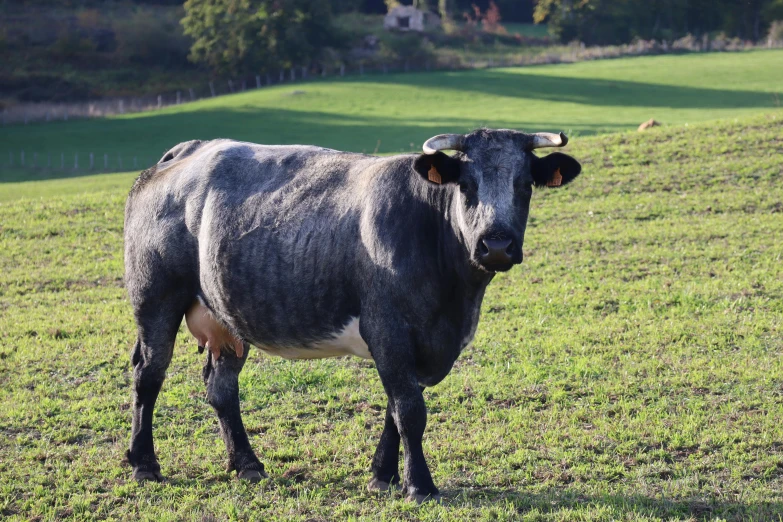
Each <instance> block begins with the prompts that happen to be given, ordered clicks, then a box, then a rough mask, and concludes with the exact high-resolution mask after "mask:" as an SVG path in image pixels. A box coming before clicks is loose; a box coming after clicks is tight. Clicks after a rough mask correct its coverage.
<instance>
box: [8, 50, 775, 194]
mask: <svg viewBox="0 0 783 522" xmlns="http://www.w3.org/2000/svg"><path fill="white" fill-rule="evenodd" d="M781 63H783V50H769V51H754V52H738V53H712V54H698V55H682V56H671V55H670V56H655V57H640V58H632V59H622V60H604V61H595V62H583V63H577V64H566V65H552V66H539V67H526V68H510V69H490V70H475V71H463V72H452V73H420V74H419V73H415V74H414V73H411V74H399V75H388V76H383V75H379V76H365V77H363V78H362V77H351V78H348V77H346V79H345V80H344V81H313V82H309V83H302V84H298V85H295V86H282V87H274V88H269V89H262V90H258V91H249V92H245V93H241V94H236V95H232V96H225V97H219V98H215V99H210V100H204V101H199V102H196V103H192V104H186V105H181V106H175V107H171V108H167V109H164V110H161V111H156V112H150V113H141V114H132V115H125V116H119V117H114V118H108V119H105V120H93V121H71V122H57V123H48V124H46V123H41V124H34V125H33V124H31V125H27V126H24V125H22V126H9V127H3V128H0V179H2V180H3V181H22V180H28V179H36V178H39V179H44V178H50V177H62V176H67V175H73V171H72V170H71V168H72V167H73V157H74V154H76V153H78V154H79V158H80V160H79V164H80V166H81V167H82V169H84V168H85V167H86V166H87V161H88V155H89V154H90V153H91V152H92V153H94V154H95V155H96V165H99V166H101V167H102V166H103V155H104V154H108V160H109V169H111V170H114V171H120V170H128V169H129V167H130V166H132V158H133V157H134V156H136V157H137V164H138V166H139V168H142V167H143V166H146V165H148V164H151V163H154V162H155V161H157V160H158V159H159V158H160V157H161V156H162V155H163V153H164V152H165V151H166V150H168V149H169V148H171V147H172V146H173V145H175V144H177V143H179V142H181V141H184V140H189V139H194V138H201V139H207V138H216V137H231V138H234V139H240V140H248V141H254V142H258V143H312V144H318V145H323V146H327V147H333V148H338V149H343V150H352V151H359V152H361V151H365V152H373V151H378V152H380V153H389V152H399V151H401V150H411V149H418V148H419V146H420V144H421V143H422V142H423V141H424V140H425V139H427V138H428V137H430V136H432V135H433V134H438V133H441V132H452V131H454V132H461V131H465V130H468V129H472V128H475V127H477V126H481V125H485V126H490V127H511V128H518V129H527V130H564V131H566V132H567V133H569V135H570V136H578V135H581V136H586V135H593V134H602V133H607V132H615V131H622V130H629V129H634V128H636V127H637V126H638V125H639V124H640V123H641V122H643V121H646V120H648V119H650V118H655V119H656V120H658V121H660V122H662V123H663V124H665V125H676V124H684V123H695V122H698V121H705V120H713V119H718V118H728V117H737V116H744V115H749V114H752V113H757V112H759V111H764V110H769V109H772V108H776V107H779V106H780V103H781V98H783V67H781V66H780V65H781ZM22 150H24V151H25V154H26V164H27V165H28V166H29V165H30V164H31V163H32V161H33V156H34V154H38V165H41V164H44V163H45V162H46V161H48V157H49V155H51V157H52V162H53V164H54V165H55V166H57V167H59V165H60V157H61V154H64V155H65V161H66V165H67V166H68V169H67V170H64V171H61V170H59V169H57V168H55V169H39V170H36V171H33V172H31V171H30V169H29V168H28V169H19V162H20V158H19V155H20V151H22ZM10 156H12V157H13V161H14V166H13V167H11V166H9V161H10V159H11V158H10ZM118 156H121V157H122V158H123V163H122V168H120V166H119V164H118V159H117V158H118ZM80 172H83V170H82V171H80ZM2 190H3V188H2V187H0V191H2Z"/></svg>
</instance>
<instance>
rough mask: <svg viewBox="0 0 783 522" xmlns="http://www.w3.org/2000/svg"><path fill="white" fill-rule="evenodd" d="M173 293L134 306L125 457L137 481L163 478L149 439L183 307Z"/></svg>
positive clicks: (183, 304) (150, 438)
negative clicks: (130, 402) (128, 434)
mask: <svg viewBox="0 0 783 522" xmlns="http://www.w3.org/2000/svg"><path fill="white" fill-rule="evenodd" d="M176 297H177V295H176V293H172V294H169V296H168V299H162V300H153V299H149V300H145V303H141V304H140V305H139V306H136V307H135V308H136V310H135V311H136V323H137V326H138V337H137V339H136V344H135V345H134V347H133V352H132V353H131V363H132V364H133V425H132V429H131V442H130V449H129V450H128V453H127V457H128V462H129V463H130V464H131V466H133V478H135V479H136V480H138V481H144V480H162V479H163V476H162V475H161V473H160V466H159V465H158V460H157V458H156V456H155V448H154V445H153V441H152V415H153V410H154V408H155V401H156V400H157V398H158V394H159V393H160V389H161V386H163V380H164V379H165V377H166V369H167V368H168V366H169V363H170V362H171V356H172V353H173V351H174V341H175V339H176V337H177V329H178V328H179V325H180V323H181V322H182V316H183V314H184V312H185V309H186V308H185V307H186V304H185V303H186V301H184V299H183V300H179V301H178V300H177V299H176Z"/></svg>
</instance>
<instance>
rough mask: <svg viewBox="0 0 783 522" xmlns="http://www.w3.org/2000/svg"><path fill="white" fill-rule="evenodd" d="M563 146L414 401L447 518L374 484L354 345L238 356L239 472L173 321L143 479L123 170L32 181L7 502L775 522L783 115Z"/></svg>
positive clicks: (0, 402)
mask: <svg viewBox="0 0 783 522" xmlns="http://www.w3.org/2000/svg"><path fill="white" fill-rule="evenodd" d="M750 56H751V57H755V55H750ZM611 65H612V64H605V65H604V67H609V66H611ZM542 70H543V69H542ZM497 74H517V73H505V72H504V73H497ZM519 74H523V75H525V76H527V75H535V74H539V71H538V70H537V71H536V72H534V73H531V72H524V73H519ZM541 74H543V73H541ZM639 74H642V73H641V72H640V73H639ZM735 80H736V79H735V78H726V81H727V82H728V83H729V85H730V82H731V81H735ZM659 81H661V82H662V81H675V80H674V79H672V78H661V79H659ZM338 87H339V86H335V87H332V88H334V89H337V88H338ZM727 88H728V87H727ZM705 90H706V87H705ZM581 95H583V94H582V91H579V92H575V93H574V96H581ZM253 96H257V95H253ZM258 96H269V94H263V95H258ZM250 98H252V96H250V95H248V99H250ZM236 99H241V97H236ZM303 99H304V98H303ZM185 114H187V113H184V114H180V116H179V117H180V118H183V117H184V115H185ZM568 115H569V114H568V113H563V114H558V113H553V115H552V117H553V118H562V119H563V120H562V121H566V118H568ZM162 117H163V116H155V117H147V118H136V119H129V120H130V121H128V122H126V123H128V125H131V124H132V123H133V122H137V120H138V121H154V120H155V118H162ZM172 117H173V115H172ZM215 121H219V118H218V119H216V120H215ZM313 122H314V124H316V125H317V120H313ZM93 124H94V125H96V127H97V128H104V129H110V128H113V127H112V126H113V125H115V124H118V123H117V122H106V123H102V122H94V123H93ZM81 125H83V124H81V123H79V124H73V128H74V129H76V128H81V127H80V126H81ZM85 125H86V124H85ZM547 127H549V126H547ZM321 128H323V127H321ZM194 130H195V129H191V131H194ZM432 130H434V129H428V130H427V131H426V133H430V132H431V131H432ZM24 131H25V132H33V129H24ZM227 132H228V131H227ZM303 132H309V131H303ZM426 133H425V134H426ZM95 135H96V136H98V135H100V133H99V132H97V131H96V133H95ZM143 138H144V139H149V137H146V136H144V137H143ZM61 139H62V140H67V139H76V138H71V137H69V136H63V137H62V138H61ZM105 139H106V143H110V138H108V137H106V138H105ZM326 139H333V140H338V139H339V138H337V137H336V136H327V137H326ZM281 141H282V138H281ZM568 151H569V153H571V154H573V155H574V156H576V157H577V158H579V159H580V160H581V161H582V163H583V165H584V174H583V175H582V177H581V178H580V179H579V180H578V181H576V182H575V183H573V184H572V185H570V186H569V187H567V188H564V189H561V190H543V191H540V192H537V193H536V195H535V196H534V198H533V204H532V212H531V219H530V226H529V228H528V234H527V238H526V245H525V246H526V249H525V250H526V260H525V263H524V264H523V265H522V266H521V267H518V268H515V269H514V270H513V271H511V272H510V273H507V274H503V275H500V276H499V277H498V278H497V279H496V281H495V282H493V284H492V285H491V286H490V290H489V292H488V295H487V297H486V300H485V303H484V307H483V315H482V322H481V324H480V326H479V331H478V333H477V336H476V340H475V344H474V346H473V347H472V348H470V349H468V350H466V352H465V353H464V354H463V355H462V357H461V358H460V359H459V361H458V363H457V364H456V366H455V368H454V370H453V372H452V373H451V375H450V376H449V377H448V378H447V379H446V380H445V381H444V382H443V383H441V384H440V385H438V386H437V387H435V388H433V389H431V390H428V391H427V392H426V398H427V402H428V407H429V412H430V416H429V424H428V427H427V434H426V439H425V451H426V453H427V455H428V457H429V462H430V465H431V467H432V469H433V474H434V478H435V481H436V483H437V484H438V485H439V486H440V487H441V489H442V491H443V493H444V502H443V505H440V506H438V505H424V506H415V505H411V504H408V503H405V502H404V501H403V500H402V499H401V497H400V496H399V495H397V494H392V495H380V496H374V495H371V494H369V493H368V492H367V491H366V484H367V482H368V480H369V472H368V470H369V463H370V458H371V456H372V452H373V450H374V446H375V444H376V442H377V440H378V437H379V435H380V431H381V427H382V424H383V405H384V404H385V399H384V395H383V390H382V388H381V386H380V383H379V382H378V378H377V376H376V373H375V370H374V368H373V365H372V364H371V363H369V362H365V361H361V360H358V359H337V360H324V361H284V360H280V359H272V358H267V357H265V356H262V355H260V354H259V353H258V351H255V350H254V351H252V352H251V356H250V357H251V358H250V361H249V362H248V364H247V366H246V367H245V371H244V372H243V373H242V376H241V388H242V394H241V398H242V407H243V411H244V415H245V421H246V425H247V427H248V430H249V433H250V438H251V442H252V444H253V446H254V447H255V448H256V450H257V451H258V452H259V455H260V457H261V459H262V461H263V462H264V463H265V465H266V467H267V470H268V471H269V473H270V475H271V479H270V480H269V481H266V482H264V483H262V484H260V485H249V484H243V483H239V482H238V481H236V480H235V479H234V478H233V477H232V476H231V475H229V474H227V473H226V472H225V471H224V470H223V465H224V460H225V453H224V449H223V445H222V442H221V441H220V438H219V435H218V427H217V421H216V418H215V416H214V415H213V413H212V411H211V408H210V407H209V405H208V404H207V403H206V401H205V397H204V395H205V394H204V388H203V384H202V382H201V377H200V363H201V359H202V357H201V356H199V355H198V354H197V353H196V346H195V343H194V342H193V341H192V340H191V339H190V338H189V336H188V335H185V333H184V331H183V332H182V333H181V335H180V336H179V338H178V340H177V345H176V349H175V354H174V359H173V362H172V365H171V367H170V369H169V372H168V379H167V381H166V383H165V385H164V390H163V392H162V395H161V398H160V400H159V403H158V407H157V411H156V421H155V424H156V442H157V450H158V454H159V457H160V461H161V465H162V468H163V472H164V474H165V475H166V476H167V477H168V478H169V481H168V482H167V483H164V484H159V485H158V484H148V485H144V486H138V485H136V484H135V483H133V482H132V481H131V480H130V468H129V467H127V466H125V465H123V464H122V463H121V460H122V456H123V452H124V450H125V448H126V445H127V442H128V436H129V430H130V411H129V399H130V382H131V374H130V368H129V366H130V365H129V349H130V347H131V343H132V340H133V337H134V327H133V322H132V318H131V312H130V308H129V305H128V303H127V300H126V297H125V292H124V290H123V288H122V283H121V278H122V210H123V205H124V200H125V195H126V191H127V189H128V186H129V185H130V182H131V177H130V176H128V175H123V176H125V177H123V176H120V177H118V178H116V179H115V181H116V182H117V183H118V187H119V186H120V185H124V186H123V187H122V188H121V189H120V188H111V189H110V190H103V191H97V192H92V193H86V194H84V193H80V194H66V192H67V189H66V188H65V187H70V186H71V185H68V184H67V183H68V182H69V181H71V182H72V184H73V185H74V186H77V184H82V183H81V181H79V182H78V183H77V182H76V180H65V181H62V182H56V183H64V185H55V184H47V183H41V184H37V185H33V184H27V185H26V186H27V187H38V188H39V189H40V193H39V194H40V195H44V196H46V197H44V198H43V199H40V198H39V199H30V197H32V196H34V195H35V194H34V191H33V189H32V188H30V189H28V190H29V191H28V192H27V193H25V194H24V195H25V198H23V199H17V200H13V201H6V202H3V203H0V338H1V339H2V342H0V516H4V517H6V518H8V519H10V520H30V519H42V520H55V519H58V520H59V519H64V518H73V519H81V520H93V519H105V518H113V519H125V520H137V519H139V520H142V519H143V520H156V521H164V520H186V519H196V520H226V519H232V520H307V519H309V520H339V519H354V520H359V519H363V520H389V519H402V520H525V521H569V522H570V521H574V520H587V521H589V520H626V521H653V520H654V521H663V520H667V521H669V520H737V521H739V520H743V521H744V520H755V521H770V520H777V521H780V520H783V518H781V513H783V423H781V420H782V419H783V341H782V338H783V331H782V330H781V322H783V242H781V240H780V239H781V230H783V183H782V181H783V179H782V178H781V173H782V172H783V112H781V111H774V112H769V113H767V114H766V115H763V116H754V117H750V118H743V119H741V120H739V121H734V120H730V121H723V122H717V123H709V124H706V123H701V124H696V125H690V126H688V127H685V126H680V127H670V128H663V129H653V130H652V131H649V132H646V133H636V132H629V133H620V134H614V135H608V136H598V137H589V138H583V139H575V140H573V142H572V144H570V145H569V147H568Z"/></svg>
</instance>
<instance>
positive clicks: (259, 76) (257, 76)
mask: <svg viewBox="0 0 783 522" xmlns="http://www.w3.org/2000/svg"><path fill="white" fill-rule="evenodd" d="M260 88H261V75H260V74H256V89H260Z"/></svg>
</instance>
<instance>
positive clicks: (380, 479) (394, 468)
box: [367, 401, 400, 491]
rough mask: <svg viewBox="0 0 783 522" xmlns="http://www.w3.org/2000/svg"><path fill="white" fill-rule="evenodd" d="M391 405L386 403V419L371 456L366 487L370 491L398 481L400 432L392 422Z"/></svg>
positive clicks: (395, 483) (388, 486)
mask: <svg viewBox="0 0 783 522" xmlns="http://www.w3.org/2000/svg"><path fill="white" fill-rule="evenodd" d="M391 412H392V405H391V401H389V402H388V403H387V405H386V420H385V421H384V423H383V433H381V440H380V441H379V442H378V447H377V448H376V450H375V456H373V458H372V480H370V484H369V485H368V486H367V488H368V489H369V490H370V491H386V490H388V489H389V488H390V487H392V486H396V485H398V484H399V483H400V471H399V469H400V432H399V431H398V430H397V426H396V425H395V424H394V418H393V417H392V413H391Z"/></svg>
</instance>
